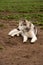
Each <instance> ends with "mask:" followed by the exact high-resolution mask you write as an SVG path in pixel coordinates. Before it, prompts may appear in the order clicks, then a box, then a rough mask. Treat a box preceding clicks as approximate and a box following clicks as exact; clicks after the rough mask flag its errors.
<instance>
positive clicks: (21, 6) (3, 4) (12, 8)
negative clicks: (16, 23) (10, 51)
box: [0, 0, 43, 25]
mask: <svg viewBox="0 0 43 65" xmlns="http://www.w3.org/2000/svg"><path fill="white" fill-rule="evenodd" d="M0 12H1V13H0V18H1V19H16V20H18V19H20V18H26V19H28V20H35V21H38V23H37V24H41V25H43V0H1V1H0ZM2 12H4V15H3V14H2ZM5 12H10V14H8V15H6V13H5ZM35 23H36V22H35Z"/></svg>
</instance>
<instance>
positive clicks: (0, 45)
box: [0, 19, 43, 65]
mask: <svg viewBox="0 0 43 65" xmlns="http://www.w3.org/2000/svg"><path fill="white" fill-rule="evenodd" d="M17 26H18V23H17V21H15V20H1V19H0V65H43V29H40V26H37V28H38V40H37V41H36V42H35V43H34V44H31V43H30V39H29V40H28V41H27V42H26V43H23V42H22V37H21V36H19V37H17V36H15V37H10V36H8V33H9V31H10V30H12V29H13V28H16V27H17Z"/></svg>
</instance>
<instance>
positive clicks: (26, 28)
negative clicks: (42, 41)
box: [9, 19, 37, 43]
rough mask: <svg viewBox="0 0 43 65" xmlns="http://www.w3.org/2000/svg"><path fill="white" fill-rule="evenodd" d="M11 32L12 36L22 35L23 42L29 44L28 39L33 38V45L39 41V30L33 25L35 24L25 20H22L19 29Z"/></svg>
mask: <svg viewBox="0 0 43 65" xmlns="http://www.w3.org/2000/svg"><path fill="white" fill-rule="evenodd" d="M15 31H16V34H15ZM11 32H12V33H11ZM11 32H10V33H9V35H11V36H14V35H17V36H19V35H20V34H21V36H22V37H23V42H27V40H28V38H31V43H34V42H35V41H36V40H37V36H36V35H37V28H36V27H35V25H33V23H31V21H28V20H25V19H23V20H20V22H19V26H18V27H17V29H14V30H12V31H11Z"/></svg>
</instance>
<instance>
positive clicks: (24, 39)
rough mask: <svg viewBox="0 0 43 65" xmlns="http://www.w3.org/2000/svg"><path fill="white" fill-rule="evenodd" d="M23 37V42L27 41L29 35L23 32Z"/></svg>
mask: <svg viewBox="0 0 43 65" xmlns="http://www.w3.org/2000/svg"><path fill="white" fill-rule="evenodd" d="M22 37H23V42H27V39H28V37H27V36H26V35H24V34H22Z"/></svg>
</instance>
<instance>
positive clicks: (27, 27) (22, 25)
mask: <svg viewBox="0 0 43 65" xmlns="http://www.w3.org/2000/svg"><path fill="white" fill-rule="evenodd" d="M18 28H19V29H20V30H30V28H31V22H30V21H28V20H25V19H24V20H21V21H20V22H19V26H18Z"/></svg>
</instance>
